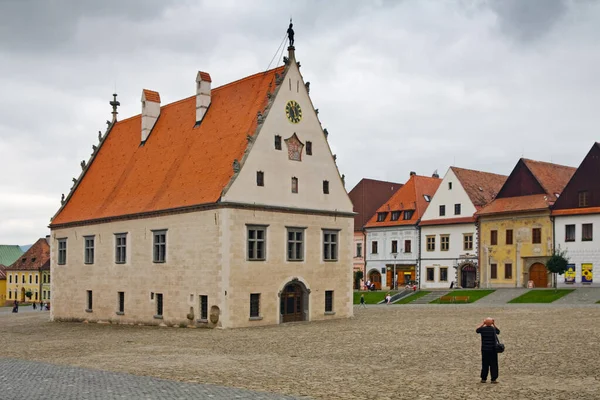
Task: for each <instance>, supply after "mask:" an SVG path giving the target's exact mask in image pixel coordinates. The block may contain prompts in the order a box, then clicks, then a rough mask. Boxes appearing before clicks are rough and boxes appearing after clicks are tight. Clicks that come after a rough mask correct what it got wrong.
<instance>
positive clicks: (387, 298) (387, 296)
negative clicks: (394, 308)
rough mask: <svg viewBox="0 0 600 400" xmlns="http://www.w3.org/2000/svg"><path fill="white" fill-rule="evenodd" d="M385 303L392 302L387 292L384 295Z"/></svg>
mask: <svg viewBox="0 0 600 400" xmlns="http://www.w3.org/2000/svg"><path fill="white" fill-rule="evenodd" d="M385 303H386V304H392V296H390V294H389V293H388V294H386V295H385Z"/></svg>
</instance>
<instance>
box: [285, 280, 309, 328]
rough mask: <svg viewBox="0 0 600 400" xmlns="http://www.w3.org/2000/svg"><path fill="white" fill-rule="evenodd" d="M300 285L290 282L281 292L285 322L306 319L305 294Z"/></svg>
mask: <svg viewBox="0 0 600 400" xmlns="http://www.w3.org/2000/svg"><path fill="white" fill-rule="evenodd" d="M303 294H304V293H303V291H302V288H301V287H300V285H297V284H290V285H287V286H286V287H285V289H284V290H283V292H282V293H281V304H280V306H281V316H282V321H283V322H294V321H304V309H303V307H304V296H303Z"/></svg>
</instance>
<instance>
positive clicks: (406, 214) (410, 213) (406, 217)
mask: <svg viewBox="0 0 600 400" xmlns="http://www.w3.org/2000/svg"><path fill="white" fill-rule="evenodd" d="M413 213H414V211H404V218H403V219H404V220H406V221H408V220H410V219H411V218H412V216H413Z"/></svg>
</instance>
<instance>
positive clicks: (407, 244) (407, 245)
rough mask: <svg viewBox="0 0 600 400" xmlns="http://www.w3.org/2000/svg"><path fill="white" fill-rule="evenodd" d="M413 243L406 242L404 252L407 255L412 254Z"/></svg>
mask: <svg viewBox="0 0 600 400" xmlns="http://www.w3.org/2000/svg"><path fill="white" fill-rule="evenodd" d="M411 244H412V242H411V241H410V240H405V241H404V252H405V253H412V246H411Z"/></svg>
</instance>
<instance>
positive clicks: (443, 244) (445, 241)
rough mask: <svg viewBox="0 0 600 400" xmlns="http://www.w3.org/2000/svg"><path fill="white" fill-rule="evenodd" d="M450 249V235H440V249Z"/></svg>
mask: <svg viewBox="0 0 600 400" xmlns="http://www.w3.org/2000/svg"><path fill="white" fill-rule="evenodd" d="M448 250H450V235H440V251H448Z"/></svg>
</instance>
